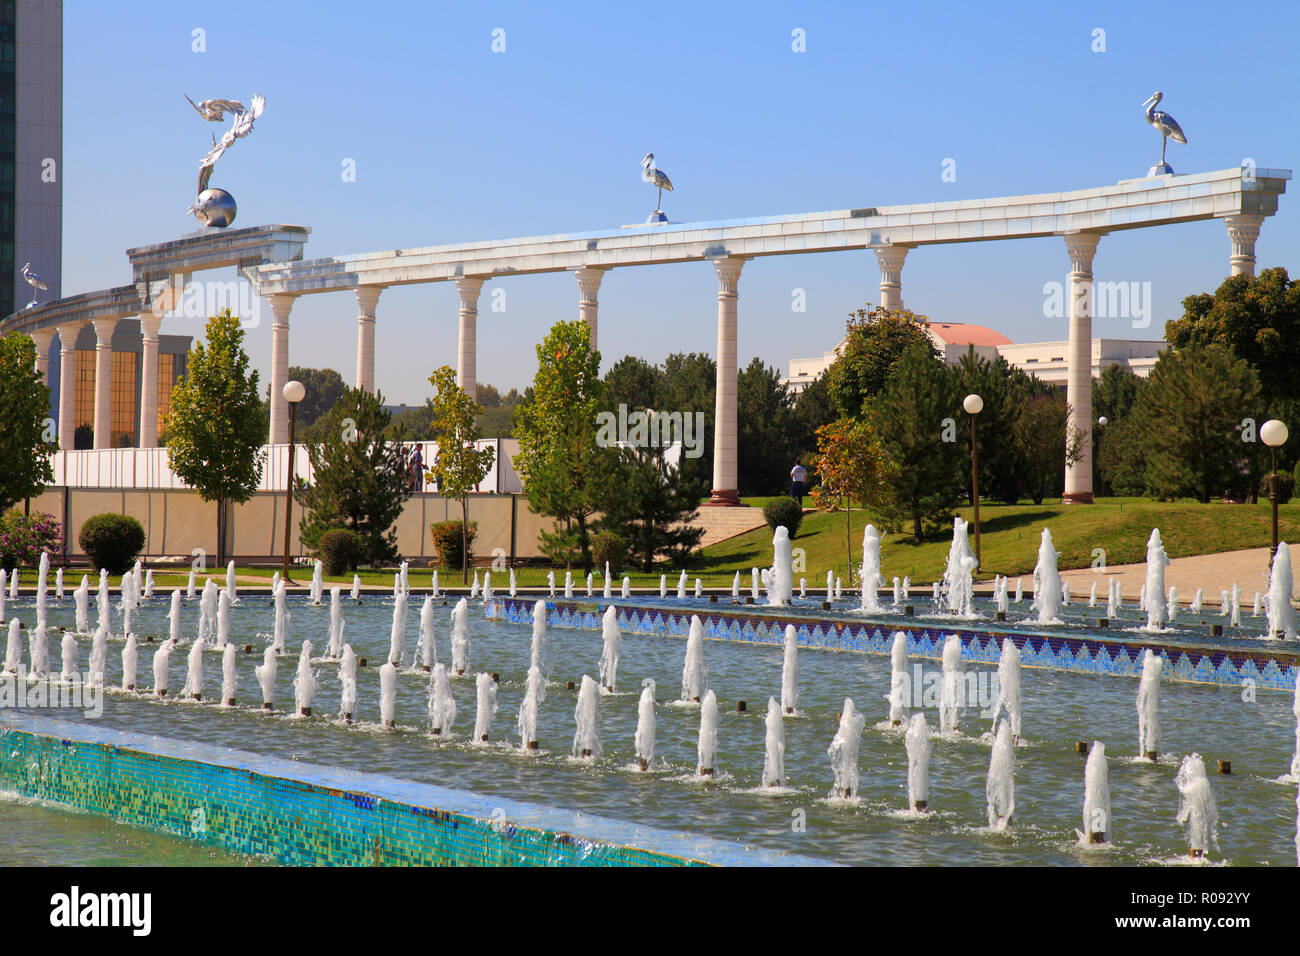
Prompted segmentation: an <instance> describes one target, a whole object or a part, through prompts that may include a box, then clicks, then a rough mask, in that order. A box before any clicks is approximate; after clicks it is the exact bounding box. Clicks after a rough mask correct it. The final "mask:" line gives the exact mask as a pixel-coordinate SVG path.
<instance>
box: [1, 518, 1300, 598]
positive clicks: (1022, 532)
mask: <svg viewBox="0 0 1300 956" xmlns="http://www.w3.org/2000/svg"><path fill="white" fill-rule="evenodd" d="M767 500H770V499H747V500H746V503H750V502H753V503H759V502H763V501H767ZM1279 512H1280V517H1279V529H1280V533H1281V536H1282V538H1283V539H1284V540H1287V541H1293V542H1294V541H1300V503H1295V504H1286V505H1282V506H1281V508H1280V509H1279ZM959 513H960V514H961V516H962V517H963V518H966V519H967V520H970V518H971V510H970V509H969V508H963V509H960V510H959ZM869 520H871V518H870V515H869V514H868V513H867V512H865V511H854V512H853V514H852V530H851V532H850V534H851V537H850V540H849V542H848V545H847V546H846V542H845V515H844V512H835V513H825V512H818V511H808V512H805V514H804V519H803V524H802V525H801V527H800V529H799V534H798V536H797V537H796V538H795V539H794V542H793V545H794V547H795V548H796V549H802V551H803V560H804V566H803V569H802V570H800V569H799V568H798V567H796V570H795V581H796V585H797V582H798V579H799V578H801V577H804V578H807V580H808V584H809V586H810V587H822V586H824V585H825V580H826V572H827V570H832V569H833V570H834V571H835V572H836V574H838V575H840V576H841V577H842V578H843V579H844V584H845V586H846V587H847V586H848V585H849V582H850V581H852V580H853V578H852V576H851V575H850V574H849V573H848V569H849V562H850V555H851V559H852V563H853V565H854V566H855V567H856V566H857V565H858V564H859V563H860V562H861V560H862V531H863V528H864V526H865V525H866V523H867V522H868V521H869ZM879 527H881V526H880V525H879V524H877V528H879ZM980 527H981V556H982V558H983V561H982V563H981V574H980V576H981V577H991V576H992V575H993V574H1007V575H1021V574H1030V573H1032V572H1033V569H1034V563H1035V561H1036V560H1037V556H1038V544H1039V539H1040V536H1041V534H1042V529H1043V528H1044V527H1048V528H1051V530H1052V538H1053V541H1054V542H1055V544H1056V549H1057V550H1058V551H1059V552H1060V554H1061V559H1060V567H1061V569H1062V570H1065V569H1068V568H1082V567H1088V566H1089V565H1090V564H1092V562H1093V549H1094V548H1102V549H1104V550H1105V552H1106V563H1107V564H1132V563H1139V562H1142V561H1144V560H1146V542H1147V538H1148V537H1149V536H1150V534H1151V529H1152V528H1153V527H1158V528H1160V533H1161V537H1162V538H1163V540H1164V544H1165V549H1166V551H1167V552H1168V553H1169V556H1170V557H1174V558H1177V557H1186V556H1188V555H1195V554H1210V553H1213V552H1217V551H1235V550H1238V549H1241V548H1256V547H1265V546H1267V545H1268V544H1269V506H1268V503H1267V502H1264V503H1261V504H1258V505H1223V504H1208V505H1203V504H1200V503H1198V502H1195V501H1176V502H1158V501H1150V500H1147V499H1145V498H1106V499H1101V500H1100V501H1099V502H1098V503H1097V504H1094V505H1089V506H1079V505H1074V506H1069V505H1062V504H1060V503H1059V502H1056V503H1050V504H1049V503H1044V504H1042V505H1033V504H1028V505H1023V504H1022V505H995V504H989V503H981V504H980ZM951 537H952V536H951V533H950V532H945V533H943V534H942V535H939V536H937V537H935V538H933V539H927V540H926V541H924V542H922V543H921V544H916V543H915V542H913V541H912V539H911V538H910V537H906V536H903V535H900V534H882V542H883V543H882V556H881V565H882V569H883V572H884V574H885V576H886V577H887V578H890V577H893V576H894V575H898V576H899V577H902V576H903V575H907V576H908V577H910V578H911V579H912V582H913V584H915V585H917V586H922V585H929V584H930V583H931V582H932V581H934V580H935V579H937V578H939V577H941V576H942V574H943V567H944V562H945V560H946V559H947V556H948V547H949V543H950V541H951ZM795 553H796V560H798V554H799V552H798V550H796V552H795ZM771 563H772V535H771V532H770V531H768V529H767V528H766V527H763V528H758V529H755V530H754V531H750V532H748V533H746V534H743V535H740V536H738V537H735V538H731V539H729V540H727V541H723V542H720V543H718V544H715V545H713V546H712V547H709V548H706V549H705V550H704V552H703V553H702V554H701V556H700V561H699V563H698V565H697V566H696V567H694V568H691V569H689V570H688V572H687V574H688V587H690V588H693V587H694V585H695V579H696V578H697V577H698V578H700V579H701V580H702V581H703V582H704V585H705V586H706V587H727V586H730V584H731V582H732V578H733V576H734V574H735V572H736V571H740V573H741V586H742V588H744V589H748V587H749V580H750V575H749V569H750V568H751V567H767V566H768V565H770V564H771ZM274 570H275V569H274V568H266V567H262V568H247V567H241V568H237V569H236V571H237V573H238V575H239V576H240V578H241V581H240V585H241V586H251V585H249V584H248V583H247V581H246V580H242V579H246V578H248V577H257V578H263V579H265V580H266V581H267V583H269V582H270V578H271V575H272V574H273V573H274ZM486 570H487V569H486V568H480V569H479V574H480V579H481V576H482V574H483V572H484V571H486ZM83 573H85V571H84V569H72V570H69V571H68V572H67V573H66V574H65V582H64V587H65V590H67V591H71V590H72V589H73V588H75V587H76V585H77V584H78V583H79V582H80V580H81V575H82V574H83ZM394 573H395V569H392V568H389V569H384V570H378V571H375V570H363V571H361V572H360V574H361V582H362V584H363V585H366V586H372V587H383V588H391V587H392V584H393V575H394ZM614 573H615V581H614V591H615V593H617V592H618V588H619V586H620V584H621V577H622V575H621V573H620V571H619V570H618V569H615V572H614ZM515 575H516V579H517V581H518V583H519V586H520V587H543V586H545V585H546V583H547V582H546V575H547V571H546V569H545V568H519V569H516V571H515ZM667 575H668V587H669V590H670V592H675V590H676V587H677V575H678V569H671V570H668V571H667ZM431 576H432V571H431V569H429V568H424V567H415V566H412V568H411V569H410V573H409V580H410V582H411V586H412V587H414V588H419V589H424V588H427V587H429V585H430V582H431ZM188 577H189V572H188V569H186V570H182V571H179V572H173V571H171V570H167V571H162V570H155V572H154V582H155V584H156V585H157V586H158V587H175V586H183V585H184V584H185V583H186V581H187V580H188ZM205 577H212V578H214V579H215V580H216V581H217V583H218V584H224V583H225V571H224V569H222V570H220V571H212V572H209V573H208V574H207V575H199V576H198V586H199V587H202V583H203V580H204V578H205ZM438 577H439V583H440V585H441V586H443V587H453V588H454V587H458V586H459V585H460V574H459V572H458V571H446V570H443V571H440V572H439V575H438ZM472 577H473V576H472V574H471V580H472ZM555 577H556V587H557V589H562V588H563V586H564V569H563V568H560V569H558V570H557V571H556V572H555ZM629 577H630V578H631V582H632V586H633V587H637V588H646V587H649V588H657V587H658V585H659V572H655V573H654V574H642V573H630V574H629ZM50 578H51V580H50V584H51V586H53V574H51V576H50ZM573 578H574V593H575V594H585V592H586V575H585V574H584V573H582V572H580V571H576V570H575V571H574V574H573ZM293 579H294V582H295V583H296V584H298V585H300V586H304V587H305V586H306V585H307V584H308V583H309V582H310V581H311V567H310V566H303V565H295V566H294V570H293ZM97 581H98V576H97V575H91V586H92V588H93V587H94V586H95V585H96V583H97ZM492 581H493V587H494V590H496V591H498V592H504V591H505V590H506V588H507V587H508V585H509V573H508V572H506V571H501V570H497V571H493V572H492ZM326 582H327V585H328V584H341V585H344V587H345V589H346V588H348V587H350V586H351V584H352V576H351V575H350V574H349V575H343V576H340V577H335V578H327V579H326ZM20 583H21V584H22V585H24V586H26V585H32V584H35V583H36V572H35V571H34V570H31V569H24V570H23V571H22V572H21V574H20ZM117 583H118V582H117V579H116V578H114V580H113V584H114V587H116V585H117ZM602 588H603V581H602V579H601V575H600V574H597V575H596V577H595V591H596V593H597V594H599V593H600V591H601V590H602Z"/></svg>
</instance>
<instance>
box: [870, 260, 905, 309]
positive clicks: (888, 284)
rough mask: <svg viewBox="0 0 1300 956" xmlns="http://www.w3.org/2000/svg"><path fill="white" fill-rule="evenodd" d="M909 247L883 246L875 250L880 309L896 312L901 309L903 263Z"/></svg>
mask: <svg viewBox="0 0 1300 956" xmlns="http://www.w3.org/2000/svg"><path fill="white" fill-rule="evenodd" d="M911 251H912V247H911V246H885V247H884V248H882V249H877V250H876V262H878V263H879V264H880V307H881V308H882V309H888V310H891V311H893V310H897V309H901V308H902V307H903V261H904V260H905V259H906V258H907V254H908V253H909V252H911Z"/></svg>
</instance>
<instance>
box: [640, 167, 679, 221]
mask: <svg viewBox="0 0 1300 956" xmlns="http://www.w3.org/2000/svg"><path fill="white" fill-rule="evenodd" d="M641 179H642V180H643V181H644V182H647V183H649V184H650V185H651V186H655V187H657V188H658V190H659V198H658V199H656V200H655V212H660V209H659V207H660V205H662V203H663V199H664V190H665V189H666V190H668V191H669V192H672V191H673V181H672V180H671V179H669V178H668V176H667V174H666V173H665V172H664V171H663V170H662V169H658V168H656V167H655V154H654V153H646V154H645V159H643V160H641Z"/></svg>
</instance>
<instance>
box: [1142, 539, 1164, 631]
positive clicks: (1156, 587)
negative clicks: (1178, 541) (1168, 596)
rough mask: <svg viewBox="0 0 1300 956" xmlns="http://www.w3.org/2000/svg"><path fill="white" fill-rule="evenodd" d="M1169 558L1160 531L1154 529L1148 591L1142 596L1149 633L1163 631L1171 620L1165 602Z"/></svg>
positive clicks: (1148, 561) (1148, 566)
mask: <svg viewBox="0 0 1300 956" xmlns="http://www.w3.org/2000/svg"><path fill="white" fill-rule="evenodd" d="M1168 566H1169V557H1168V555H1166V554H1165V547H1164V545H1163V544H1161V542H1160V529H1159V528H1152V529H1151V537H1150V538H1149V539H1148V540H1147V579H1146V590H1145V591H1144V593H1143V595H1142V610H1144V611H1146V612H1147V626H1146V629H1147V630H1148V631H1163V630H1164V629H1165V624H1166V623H1167V622H1168V620H1169V605H1168V604H1167V603H1166V602H1165V568H1167V567H1168Z"/></svg>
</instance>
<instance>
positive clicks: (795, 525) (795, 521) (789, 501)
mask: <svg viewBox="0 0 1300 956" xmlns="http://www.w3.org/2000/svg"><path fill="white" fill-rule="evenodd" d="M763 518H764V520H766V521H767V526H768V527H769V528H771V529H772V530H773V531H775V530H776V529H777V528H781V527H784V528H785V529H786V530H787V531H789V532H790V537H791V538H793V537H794V536H795V535H796V534H798V533H799V524H800V522H802V521H803V509H802V508H800V507H799V502H797V501H795V500H794V499H793V498H773V499H772V500H771V501H769V502H768V503H767V504H765V505H764V506H763Z"/></svg>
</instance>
